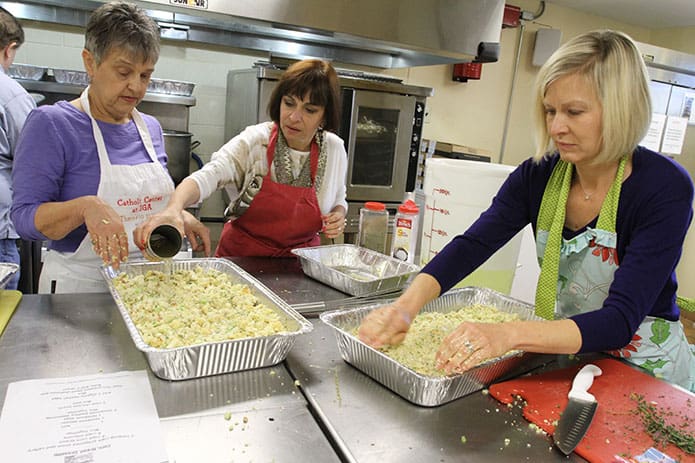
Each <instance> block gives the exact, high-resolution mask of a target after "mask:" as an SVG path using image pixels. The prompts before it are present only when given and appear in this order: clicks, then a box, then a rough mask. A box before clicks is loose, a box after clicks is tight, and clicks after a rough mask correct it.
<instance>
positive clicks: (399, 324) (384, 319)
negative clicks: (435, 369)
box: [358, 303, 411, 349]
mask: <svg viewBox="0 0 695 463" xmlns="http://www.w3.org/2000/svg"><path fill="white" fill-rule="evenodd" d="M410 322H411V318H410V315H409V314H408V312H406V311H405V310H402V309H399V308H398V307H397V306H396V305H395V303H394V304H391V305H387V306H384V307H380V308H378V309H375V310H372V311H371V312H370V313H369V314H368V315H367V316H366V317H365V318H364V320H362V323H361V324H360V327H359V330H358V336H359V338H360V341H362V342H364V343H365V344H367V345H370V346H372V347H374V348H375V349H379V348H381V347H384V346H394V345H397V344H400V343H401V342H403V339H405V335H406V334H407V333H408V329H409V328H410Z"/></svg>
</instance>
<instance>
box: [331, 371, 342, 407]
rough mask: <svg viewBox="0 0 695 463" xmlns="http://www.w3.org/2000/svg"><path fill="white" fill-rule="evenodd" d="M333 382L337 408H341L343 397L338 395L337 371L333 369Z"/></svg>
mask: <svg viewBox="0 0 695 463" xmlns="http://www.w3.org/2000/svg"><path fill="white" fill-rule="evenodd" d="M333 382H335V398H336V400H337V401H338V408H340V407H342V406H343V397H342V396H341V394H340V381H339V380H338V369H337V368H333Z"/></svg>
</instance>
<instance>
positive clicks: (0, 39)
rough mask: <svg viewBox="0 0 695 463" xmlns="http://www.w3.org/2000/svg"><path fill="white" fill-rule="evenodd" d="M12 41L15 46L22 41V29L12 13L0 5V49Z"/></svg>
mask: <svg viewBox="0 0 695 463" xmlns="http://www.w3.org/2000/svg"><path fill="white" fill-rule="evenodd" d="M12 42H16V43H17V46H20V45H21V44H23V43H24V29H22V25H21V24H19V21H17V18H15V17H14V16H12V13H10V12H9V11H7V10H6V9H4V8H3V7H0V49H2V50H4V49H5V47H7V46H8V45H9V44H11V43H12Z"/></svg>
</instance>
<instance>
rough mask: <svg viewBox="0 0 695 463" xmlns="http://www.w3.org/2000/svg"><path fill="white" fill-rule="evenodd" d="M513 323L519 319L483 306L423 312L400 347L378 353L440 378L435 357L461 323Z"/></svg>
mask: <svg viewBox="0 0 695 463" xmlns="http://www.w3.org/2000/svg"><path fill="white" fill-rule="evenodd" d="M513 320H519V315H518V314H516V313H509V312H503V311H501V310H499V309H497V308H496V307H492V306H488V305H482V304H473V305H470V306H467V307H463V308H461V309H458V310H455V311H451V312H447V313H442V312H423V313H420V314H419V315H418V316H417V317H415V319H414V320H413V323H412V324H411V325H410V329H409V330H408V334H407V336H406V337H405V339H404V340H403V342H402V343H400V344H398V345H396V346H386V347H384V348H382V349H381V351H382V352H383V353H384V354H386V355H388V356H389V357H391V358H392V359H393V360H395V361H396V362H398V363H400V364H401V365H403V366H405V367H408V368H410V369H411V370H414V371H416V372H417V373H420V374H421V375H425V376H434V377H441V376H445V375H446V374H445V373H444V371H443V370H438V369H437V368H436V367H435V354H436V353H437V350H439V347H440V346H441V345H442V342H443V341H444V338H445V337H446V336H447V335H448V334H449V333H451V332H452V331H453V330H454V329H455V328H456V327H457V326H458V325H460V324H461V323H463V322H479V323H502V322H508V321H513ZM356 331H357V330H355V334H356Z"/></svg>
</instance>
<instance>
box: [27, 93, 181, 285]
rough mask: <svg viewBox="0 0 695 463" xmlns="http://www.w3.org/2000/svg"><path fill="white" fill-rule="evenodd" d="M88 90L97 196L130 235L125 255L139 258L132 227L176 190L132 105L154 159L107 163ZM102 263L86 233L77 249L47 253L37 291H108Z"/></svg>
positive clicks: (84, 103) (86, 100)
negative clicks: (98, 171)
mask: <svg viewBox="0 0 695 463" xmlns="http://www.w3.org/2000/svg"><path fill="white" fill-rule="evenodd" d="M88 91H89V87H87V88H86V89H85V90H84V92H82V95H81V96H80V102H81V103H82V108H83V110H84V112H85V113H86V114H87V115H88V116H89V118H90V119H91V121H92V132H93V134H94V141H95V142H96V145H97V153H98V155H99V166H100V169H101V178H100V179H99V188H98V190H97V196H98V197H99V198H101V199H102V200H103V201H104V202H106V203H107V204H108V205H109V206H111V207H112V208H113V209H114V211H116V213H117V214H118V215H119V216H120V217H121V220H122V221H123V225H124V227H125V232H126V234H127V236H128V254H129V258H130V259H133V258H137V257H140V256H142V253H141V252H140V250H139V249H138V248H137V246H135V243H133V230H134V229H135V227H136V225H138V224H139V223H141V222H142V221H144V220H145V219H146V218H147V217H149V216H151V215H152V214H155V213H157V212H160V211H161V210H163V209H164V207H165V206H166V204H167V203H168V202H169V198H170V196H171V194H172V193H173V191H174V182H173V180H172V179H171V177H170V176H169V174H168V172H167V170H166V169H165V168H164V166H162V164H160V162H159V161H158V160H157V153H156V152H155V150H154V146H153V144H152V138H151V137H150V133H149V131H148V130H147V126H146V124H145V121H144V120H143V119H142V116H141V115H140V113H139V112H138V111H137V110H136V109H133V112H132V114H131V117H132V118H133V122H134V123H135V126H136V127H137V130H138V133H139V134H140V138H141V139H142V142H143V144H144V145H145V149H146V150H147V154H148V155H149V157H150V160H151V161H152V162H146V163H142V164H138V165H133V166H128V165H113V164H111V162H110V161H109V156H108V154H107V151H106V145H105V144H104V138H103V136H102V134H101V130H100V129H99V126H98V125H97V121H96V120H95V119H94V118H93V117H92V113H91V111H90V109H89V98H88V97H87V92H88ZM102 263H103V261H102V260H101V257H99V256H98V255H97V254H96V253H95V252H94V250H93V249H92V242H91V240H90V238H89V233H88V234H87V235H86V236H85V237H84V239H83V240H82V242H81V243H80V245H79V247H78V248H77V250H76V251H75V252H71V253H70V252H57V251H52V250H51V251H49V252H48V253H47V254H46V257H45V260H44V263H43V268H42V270H41V276H40V278H39V293H43V294H45V293H52V292H55V293H97V292H108V286H107V285H106V282H105V281H104V279H103V277H102V276H101V273H100V272H99V267H100V266H101V265H102Z"/></svg>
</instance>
